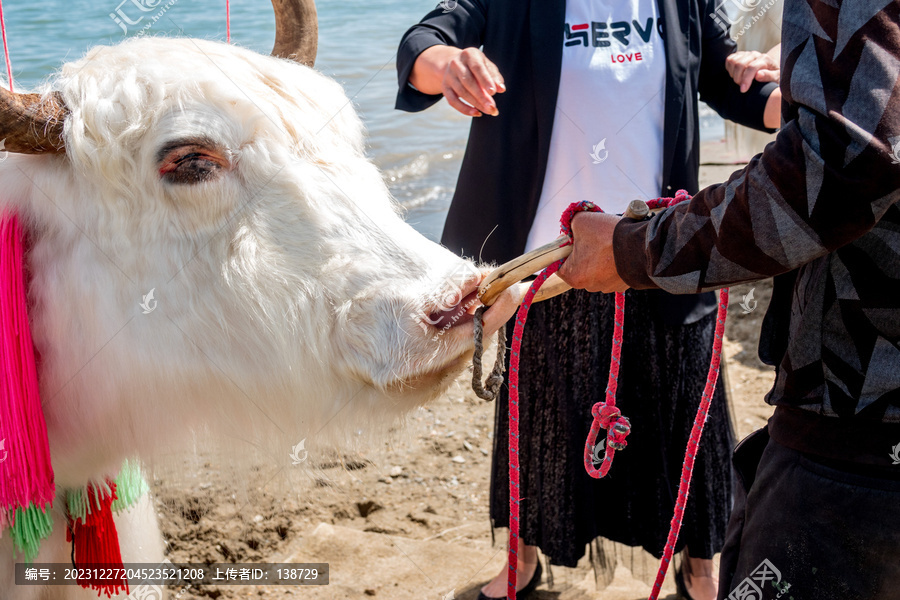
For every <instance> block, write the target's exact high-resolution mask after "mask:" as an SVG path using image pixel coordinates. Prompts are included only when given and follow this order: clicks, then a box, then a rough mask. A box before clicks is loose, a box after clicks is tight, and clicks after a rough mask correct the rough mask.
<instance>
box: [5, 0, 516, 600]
mask: <svg viewBox="0 0 900 600" xmlns="http://www.w3.org/2000/svg"><path fill="white" fill-rule="evenodd" d="M273 5H274V6H275V10H276V14H277V16H278V19H277V21H278V25H277V40H276V46H275V50H274V51H273V54H275V56H263V55H260V54H257V53H254V52H251V51H249V50H246V49H243V48H239V47H236V46H231V45H226V44H222V43H217V42H211V41H203V40H196V39H171V38H135V39H130V40H128V41H125V42H123V43H121V44H118V45H115V46H111V47H96V48H93V49H92V50H90V51H88V52H87V54H86V55H85V56H84V57H82V58H81V59H79V60H77V61H75V62H71V63H67V64H65V65H64V66H63V67H62V68H61V70H60V71H59V72H58V73H57V74H56V75H55V76H53V77H52V78H51V79H50V80H49V81H48V83H46V84H45V86H44V88H43V89H42V90H40V91H39V93H37V94H12V93H9V92H6V91H3V92H0V139H4V141H5V148H6V150H7V151H9V152H10V154H9V155H8V157H7V158H6V159H5V160H3V162H0V205H2V206H3V207H7V208H12V209H14V210H15V211H17V212H18V214H19V215H20V218H21V219H22V222H23V224H24V228H25V230H26V231H27V232H28V235H29V238H30V239H29V243H30V246H29V248H30V249H29V252H28V254H27V257H26V262H27V270H28V272H29V275H30V278H31V279H30V287H29V290H28V294H29V308H30V316H31V321H32V333H33V338H34V343H35V347H36V349H37V351H38V353H39V356H40V363H39V380H40V391H41V395H42V401H43V403H44V412H45V415H46V419H47V426H48V434H49V439H50V449H51V456H52V462H53V467H54V470H55V473H56V486H57V492H58V493H59V492H61V491H62V490H63V489H66V488H71V487H76V488H77V487H83V486H84V485H86V484H87V483H88V482H89V481H102V480H103V479H104V478H105V477H108V476H112V475H115V473H117V471H118V469H119V466H120V465H121V464H122V461H123V459H125V458H128V457H138V458H143V459H151V458H152V457H153V456H154V455H155V454H157V453H158V452H159V451H160V450H161V449H164V448H167V447H168V446H169V445H170V444H172V443H173V442H175V441H178V440H179V439H184V438H187V437H189V436H190V431H191V428H192V427H194V426H197V425H201V426H206V427H209V428H212V429H214V430H221V431H223V432H226V433H227V434H229V435H232V436H233V437H235V438H238V439H244V440H248V441H250V442H251V443H253V444H259V445H265V444H267V443H269V444H271V448H270V450H271V452H272V454H279V455H283V456H284V457H285V459H287V458H288V453H289V451H290V446H291V444H294V443H296V442H298V441H299V440H300V439H303V437H305V436H306V435H312V434H315V433H316V432H318V431H321V430H322V427H323V426H324V425H325V424H326V423H328V427H327V429H328V431H329V432H330V433H334V432H342V431H344V432H346V431H351V430H353V431H355V429H356V428H357V427H358V426H359V425H360V424H365V425H366V427H371V426H372V424H373V423H375V424H385V423H387V422H389V420H390V419H391V418H393V417H395V416H397V415H399V414H401V413H402V412H403V411H406V410H408V409H411V408H413V407H415V406H417V405H420V404H421V403H423V402H426V401H428V400H429V399H432V398H434V397H435V396H437V395H438V394H439V393H441V392H442V391H443V390H444V389H445V388H446V385H447V384H448V382H449V381H451V380H452V379H453V378H454V377H455V376H456V375H457V374H458V373H459V372H460V371H461V370H462V369H463V367H464V365H465V363H466V361H467V360H468V358H469V357H470V356H471V352H472V324H471V319H470V318H469V317H468V316H467V315H465V316H463V318H459V319H458V320H452V322H451V320H448V318H447V317H446V315H445V316H444V319H443V320H442V321H438V320H437V317H436V316H435V315H436V314H437V313H441V311H442V310H443V311H444V312H447V311H446V309H452V310H457V308H456V307H457V305H458V306H459V307H460V308H458V310H460V311H466V313H468V312H471V309H472V308H473V303H474V294H473V292H474V290H475V286H476V285H477V284H478V282H479V281H480V280H481V278H482V273H481V271H480V270H478V269H476V268H475V267H474V265H473V264H472V263H471V262H468V261H464V260H462V259H460V258H459V257H457V256H455V255H454V254H452V253H451V252H449V251H448V250H446V249H444V248H442V247H440V246H439V245H437V244H434V243H431V242H429V241H427V240H426V239H425V238H424V237H422V236H421V235H420V234H418V233H416V232H415V231H414V230H413V229H412V228H411V227H410V226H409V225H407V224H406V223H404V222H403V220H402V219H401V217H400V216H399V212H398V209H397V206H396V205H395V203H394V201H393V200H392V199H391V197H390V194H389V192H388V190H387V188H386V186H385V184H384V182H383V180H382V177H381V174H380V173H379V172H378V170H377V169H376V168H375V166H374V165H373V164H372V163H371V162H370V161H369V160H368V159H367V158H366V157H365V156H364V152H363V146H364V140H363V127H362V124H361V122H360V120H359V118H358V117H357V115H356V114H355V112H354V111H353V109H352V107H351V105H350V103H349V101H348V99H347V97H346V96H345V94H344V92H343V91H342V89H341V88H340V86H339V85H338V84H337V83H335V82H334V81H332V80H330V79H328V78H326V77H325V76H323V75H321V74H320V73H318V72H316V71H315V70H313V69H312V68H310V67H309V66H305V65H304V64H301V63H305V64H306V65H311V64H312V61H313V60H314V56H315V48H316V39H315V38H316V27H315V6H314V3H313V2H312V1H311V0H310V1H307V2H303V1H302V0H301V1H297V0H295V1H289V0H273ZM280 57H292V58H294V59H295V60H289V59H288V58H280ZM151 290H153V294H152V296H151V295H149V292H150V291H151ZM448 295H449V296H450V297H452V300H450V301H448V300H447V296H448ZM507 300H508V299H507ZM511 305H512V300H508V301H505V302H503V301H501V302H499V303H498V304H497V305H495V306H496V307H497V308H492V309H491V310H490V311H488V313H487V317H486V330H487V331H488V332H490V331H495V330H496V329H497V328H499V326H500V324H501V323H502V322H504V321H505V320H506V318H507V317H508V316H509V314H510V313H511V309H510V306H511ZM451 312H452V311H451ZM460 314H461V313H460ZM457 316H458V315H457ZM432 317H434V318H432ZM445 322H448V323H449V324H452V325H453V326H452V327H450V328H449V329H446V330H445V329H444V327H443V326H444V323H445ZM63 509H64V502H63V501H62V500H61V499H59V498H58V499H57V501H56V502H55V504H54V520H55V526H54V532H53V534H52V535H51V537H50V538H49V539H48V540H45V542H44V543H43V545H42V547H41V553H40V555H39V556H38V559H37V561H38V562H55V563H66V562H68V561H69V555H70V551H71V548H70V545H69V544H67V543H66V542H65V519H64V516H63V514H64V513H63V512H62V511H63ZM153 512H154V511H153V509H152V507H151V505H150V503H149V501H148V500H147V499H146V498H145V499H144V500H143V501H142V502H141V503H140V504H139V505H138V506H137V507H135V508H134V509H132V510H131V511H129V512H128V513H125V514H124V515H122V516H120V517H117V523H118V528H119V539H120V544H121V547H122V553H123V560H124V561H125V562H154V563H155V562H159V560H161V559H162V541H161V536H160V534H159V530H158V527H157V525H156V522H155V517H154V514H153ZM363 559H364V557H361V560H363ZM13 560H14V559H13V547H12V542H11V540H10V538H9V536H4V537H3V538H2V539H0V596H2V597H3V598H7V599H13V600H49V599H51V598H53V599H56V598H66V599H67V600H68V599H73V598H78V599H81V598H95V597H96V596H97V592H95V591H90V590H82V589H81V588H79V587H74V586H57V587H47V588H41V587H33V586H15V585H14V584H13ZM20 560H21V558H20Z"/></svg>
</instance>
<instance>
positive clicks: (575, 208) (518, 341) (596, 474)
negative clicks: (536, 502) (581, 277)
mask: <svg viewBox="0 0 900 600" xmlns="http://www.w3.org/2000/svg"><path fill="white" fill-rule="evenodd" d="M687 200H690V196H689V195H688V194H687V192H686V191H684V190H679V191H678V193H677V194H676V195H675V197H674V198H658V199H656V200H651V201H650V202H648V203H647V208H649V209H651V210H652V209H658V208H668V207H670V206H673V205H675V204H677V203H679V202H683V201H687ZM582 211H590V212H602V211H601V210H600V208H599V207H597V206H596V205H594V204H593V203H591V202H587V201H582V202H577V203H574V204H572V205H570V206H569V208H567V209H566V211H565V212H564V213H563V215H562V218H561V220H560V223H561V231H562V233H563V235H564V237H565V238H566V239H563V238H560V240H557V242H555V243H554V244H548V246H547V247H545V248H549V247H551V246H552V247H554V248H557V247H558V248H563V247H565V246H571V244H572V230H571V222H572V218H573V217H574V216H575V214H576V213H578V212H582ZM644 214H646V211H645V212H644ZM626 216H630V215H629V214H628V213H626ZM536 252H537V251H536ZM531 254H534V253H530V254H529V255H531ZM544 254H545V255H546V254H548V253H547V252H544ZM567 256H568V252H566V253H565V254H564V255H563V256H562V258H559V259H556V260H554V261H553V262H552V263H550V264H549V265H548V266H546V268H545V269H544V270H543V271H541V273H540V274H539V275H538V276H537V278H536V279H535V280H534V282H533V283H532V284H531V286H530V287H529V289H528V292H527V293H526V294H525V296H524V298H523V300H522V303H521V306H520V307H519V311H518V313H517V314H516V323H515V327H514V329H513V339H512V349H511V355H510V360H509V363H510V364H509V371H510V372H509V558H508V564H509V571H508V573H507V598H508V599H509V600H515V598H516V579H517V577H516V576H517V567H518V552H517V550H518V547H519V506H520V467H519V359H520V352H521V347H522V335H523V333H524V331H525V322H526V320H527V319H528V310H529V309H530V308H531V304H532V303H533V302H534V301H535V296H536V295H538V292H539V290H540V289H541V286H542V285H544V283H545V282H546V281H547V279H548V278H549V277H550V276H552V275H553V274H554V273H556V271H558V270H559V268H560V267H561V266H562V265H563V263H564V262H565V261H566V257H567ZM523 258H524V257H523ZM533 260H534V259H532V261H531V262H533ZM516 262H517V261H512V262H511V263H507V264H506V265H504V266H502V267H500V268H499V269H497V270H496V271H495V272H494V273H492V274H491V275H489V276H488V279H491V281H492V282H496V281H499V280H500V279H503V278H504V277H505V276H506V275H507V274H508V273H510V272H513V271H514V269H515V268H516V267H515V266H514V263H516ZM518 262H519V263H521V262H523V261H518ZM524 262H529V261H527V260H526V261H524ZM544 264H546V263H544ZM498 274H499V275H498ZM509 285H511V284H510V283H507V284H506V287H509ZM557 285H558V284H557ZM489 288H490V284H489V285H487V287H486V288H483V290H482V291H483V292H486V291H487V289H489ZM503 289H505V287H504V288H503ZM503 289H494V290H493V292H492V294H493V295H492V298H491V300H488V301H485V296H487V294H484V296H483V301H485V304H490V303H491V302H492V301H493V299H494V298H496V296H497V295H499V293H500V292H502V291H503ZM557 293H558V292H557ZM546 297H549V296H545V297H544V298H539V299H538V300H540V299H545V298H546ZM727 308H728V289H727V288H725V289H722V290H721V292H720V294H719V308H718V313H717V315H716V329H715V337H714V339H713V349H712V359H711V361H710V365H709V373H708V375H707V379H706V386H705V388H704V390H703V397H702V399H701V401H700V407H699V409H698V411H697V416H696V418H695V419H694V425H693V428H692V429H691V435H690V439H689V440H688V446H687V450H686V453H685V458H684V464H683V466H682V472H681V481H680V484H679V487H678V498H677V500H676V502H675V511H674V515H673V517H672V521H671V525H670V528H669V535H668V538H667V540H666V545H665V549H664V552H663V557H662V560H661V561H660V566H659V570H658V572H657V575H656V581H655V582H654V584H653V589H652V592H651V594H650V597H649V600H657V598H658V597H659V593H660V589H661V588H662V583H663V581H664V580H665V577H666V572H667V571H668V568H669V564H670V563H671V560H672V555H673V554H674V552H675V544H676V541H677V540H678V534H679V532H680V531H681V524H682V519H683V517H684V509H685V505H686V504H687V499H688V494H689V491H690V484H691V477H692V475H693V470H694V460H695V458H696V456H697V451H698V450H699V447H700V436H701V435H702V433H703V427H704V425H705V424H706V419H707V416H708V414H709V404H710V401H711V400H712V395H713V392H714V390H715V387H716V381H717V380H718V376H719V366H720V362H721V353H722V336H723V332H724V328H725V315H726V311H727ZM480 316H481V315H480V313H479V315H478V317H479V318H478V319H477V322H480ZM624 320H625V294H623V293H616V298H615V317H614V322H615V326H614V330H613V345H612V352H611V360H610V369H609V380H608V382H607V386H606V398H605V401H604V402H598V403H597V404H595V405H594V406H593V407H592V409H591V414H592V415H593V417H594V420H593V423H592V424H591V429H590V432H589V433H588V438H587V441H586V443H585V448H584V467H585V470H586V471H587V473H588V474H589V475H590V476H591V477H593V478H595V479H599V478H601V477H604V476H605V475H606V474H607V473H608V472H609V469H610V467H612V462H613V458H614V457H615V453H616V451H617V450H623V449H624V448H625V447H626V446H627V442H626V438H627V436H628V434H629V433H630V431H631V424H630V423H629V421H628V419H627V418H626V417H624V416H623V415H622V413H621V411H620V410H619V409H618V408H617V407H616V388H617V384H618V377H619V366H620V364H621V356H622V340H623V334H624ZM476 328H477V326H476ZM477 329H479V331H480V328H477ZM479 341H480V340H479ZM499 343H500V344H502V343H503V342H499ZM499 356H500V354H499V353H498V358H499ZM501 362H502V361H501ZM476 364H477V366H478V367H480V353H479V356H478V357H477V362H476ZM501 368H502V367H501ZM496 369H497V367H496V366H495V370H496ZM476 372H477V373H479V374H480V372H481V369H480V368H479V369H476ZM479 383H480V382H479ZM600 429H605V430H606V432H607V434H606V440H605V441H604V442H601V444H600V445H598V444H597V436H598V435H599V433H600ZM600 450H603V457H602V458H600V457H599V456H598V453H599V451H600ZM598 464H599V468H598V467H597V465H598Z"/></svg>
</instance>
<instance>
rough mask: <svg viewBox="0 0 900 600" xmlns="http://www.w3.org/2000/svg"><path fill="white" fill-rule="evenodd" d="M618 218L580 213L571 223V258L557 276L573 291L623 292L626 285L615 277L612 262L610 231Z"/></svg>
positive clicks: (611, 234)
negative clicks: (572, 241)
mask: <svg viewBox="0 0 900 600" xmlns="http://www.w3.org/2000/svg"><path fill="white" fill-rule="evenodd" d="M620 219H621V217H618V216H616V215H608V214H605V213H596V212H580V213H578V214H576V215H575V217H574V218H573V219H572V238H573V239H574V246H573V248H572V254H570V255H569V258H568V259H566V262H565V263H564V264H563V266H562V267H561V268H560V270H559V272H558V273H559V276H560V277H561V278H562V279H563V281H565V282H566V283H568V284H569V285H571V286H572V287H574V288H579V289H586V290H587V291H589V292H606V293H609V292H624V291H625V290H627V289H628V285H627V284H626V283H625V282H624V281H623V280H622V278H621V277H619V273H618V271H617V270H616V262H615V260H614V258H613V230H614V229H615V228H616V224H617V223H618V222H619V220H620Z"/></svg>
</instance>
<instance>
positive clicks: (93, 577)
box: [66, 480, 128, 597]
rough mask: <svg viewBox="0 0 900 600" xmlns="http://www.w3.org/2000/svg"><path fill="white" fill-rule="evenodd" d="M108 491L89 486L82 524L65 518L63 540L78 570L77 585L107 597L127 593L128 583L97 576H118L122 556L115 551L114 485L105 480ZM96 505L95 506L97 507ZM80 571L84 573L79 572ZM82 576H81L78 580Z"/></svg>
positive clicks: (119, 552)
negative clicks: (70, 548)
mask: <svg viewBox="0 0 900 600" xmlns="http://www.w3.org/2000/svg"><path fill="white" fill-rule="evenodd" d="M106 484H107V485H108V486H109V488H110V490H111V492H110V494H108V495H104V494H103V492H102V491H99V490H97V489H96V488H94V486H92V485H89V486H88V488H87V494H88V498H87V500H88V506H89V507H90V510H89V511H88V513H87V515H85V520H84V522H82V520H81V518H80V517H76V518H74V519H73V518H72V517H71V515H70V516H69V524H68V528H67V529H66V541H67V542H74V552H75V556H74V560H73V563H74V565H75V568H76V569H78V570H79V573H78V574H79V578H78V583H79V585H81V587H83V588H90V589H94V590H97V591H98V592H100V593H105V594H106V596H107V597H111V596H112V595H113V594H118V593H119V592H125V593H126V594H127V593H128V580H127V579H126V578H124V577H99V575H107V574H109V572H108V571H107V572H106V573H104V572H103V571H104V570H113V571H112V572H113V573H121V572H122V571H121V569H123V565H122V553H121V551H120V550H119V534H118V532H117V531H116V523H115V521H113V512H112V508H111V507H112V503H113V501H114V500H116V498H117V497H118V496H116V484H115V483H114V482H113V481H111V480H107V481H106ZM98 505H99V506H98ZM82 569H84V570H85V571H84V573H82V572H81V570H82ZM81 575H84V577H81Z"/></svg>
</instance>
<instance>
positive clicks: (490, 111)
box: [409, 45, 506, 117]
mask: <svg viewBox="0 0 900 600" xmlns="http://www.w3.org/2000/svg"><path fill="white" fill-rule="evenodd" d="M409 81H410V83H412V84H413V85H414V86H415V88H416V89H417V90H419V91H420V92H422V93H425V94H443V95H444V97H445V98H446V99H447V102H448V103H449V104H450V106H452V107H453V108H455V109H456V110H458V111H459V112H461V113H462V114H464V115H466V116H469V117H480V116H482V115H483V114H486V115H492V116H495V117H496V116H497V115H498V114H500V112H499V111H498V110H497V103H496V102H494V98H493V96H494V95H495V94H502V93H503V92H505V91H506V84H505V83H504V82H503V76H502V75H501V74H500V70H499V69H498V68H497V65H495V64H494V63H493V62H491V61H490V60H489V59H488V58H487V57H486V56H485V55H484V52H482V51H481V50H479V49H478V48H466V49H464V50H462V49H460V48H455V47H453V46H442V45H437V46H431V47H430V48H427V49H425V50H423V51H422V53H421V54H419V57H418V58H417V59H416V62H415V65H413V70H412V72H411V73H410V77H409Z"/></svg>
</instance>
